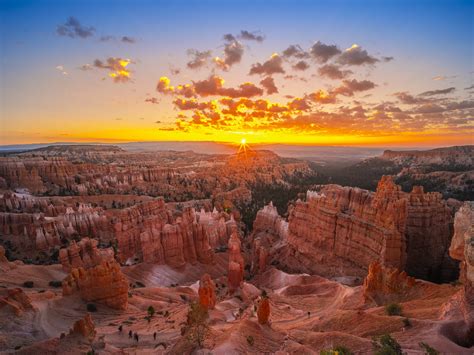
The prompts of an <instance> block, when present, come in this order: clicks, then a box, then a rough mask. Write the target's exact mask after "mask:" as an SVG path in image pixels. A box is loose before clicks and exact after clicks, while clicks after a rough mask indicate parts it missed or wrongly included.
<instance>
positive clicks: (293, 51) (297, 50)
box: [282, 44, 309, 59]
mask: <svg viewBox="0 0 474 355" xmlns="http://www.w3.org/2000/svg"><path fill="white" fill-rule="evenodd" d="M282 55H283V57H286V58H291V57H295V58H298V59H307V58H309V54H308V53H307V52H305V51H304V50H303V49H302V48H301V47H300V45H299V44H292V45H290V46H289V47H288V48H287V49H285V50H284V51H283V53H282Z"/></svg>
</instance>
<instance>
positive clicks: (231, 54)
mask: <svg viewBox="0 0 474 355" xmlns="http://www.w3.org/2000/svg"><path fill="white" fill-rule="evenodd" d="M226 38H228V39H227V40H228V42H227V43H226V44H225V45H224V57H223V58H220V57H215V58H214V59H213V61H214V63H215V64H216V66H217V67H218V68H220V69H222V70H225V71H227V70H229V69H230V68H231V67H232V66H233V65H234V64H237V63H240V61H241V60H242V57H243V55H244V46H243V45H242V43H240V42H239V41H237V40H236V39H235V37H234V36H233V35H231V34H227V35H224V39H226ZM231 38H232V39H231Z"/></svg>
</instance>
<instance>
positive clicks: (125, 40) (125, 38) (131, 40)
mask: <svg viewBox="0 0 474 355" xmlns="http://www.w3.org/2000/svg"><path fill="white" fill-rule="evenodd" d="M120 41H121V42H123V43H135V42H136V41H137V40H136V39H135V38H133V37H129V36H123V37H122V38H121V39H120Z"/></svg>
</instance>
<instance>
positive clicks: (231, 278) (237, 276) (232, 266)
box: [227, 233, 245, 293]
mask: <svg viewBox="0 0 474 355" xmlns="http://www.w3.org/2000/svg"><path fill="white" fill-rule="evenodd" d="M228 252H229V270H228V274H227V278H228V284H229V292H231V293H233V292H234V291H235V290H237V289H238V288H239V287H240V285H241V283H242V281H243V279H244V266H245V265H244V264H245V262H244V258H243V256H242V254H241V242H240V237H239V235H238V234H237V233H233V234H232V235H231V236H230V239H229V244H228Z"/></svg>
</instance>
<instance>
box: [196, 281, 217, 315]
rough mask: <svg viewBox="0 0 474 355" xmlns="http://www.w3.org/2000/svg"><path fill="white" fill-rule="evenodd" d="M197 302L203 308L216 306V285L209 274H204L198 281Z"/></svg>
mask: <svg viewBox="0 0 474 355" xmlns="http://www.w3.org/2000/svg"><path fill="white" fill-rule="evenodd" d="M198 293H199V303H200V304H201V306H203V307H204V308H205V309H214V307H215V306H216V287H215V285H214V282H213V281H212V279H211V277H210V276H209V274H204V275H203V276H202V278H201V280H200V281H199V291H198Z"/></svg>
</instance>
